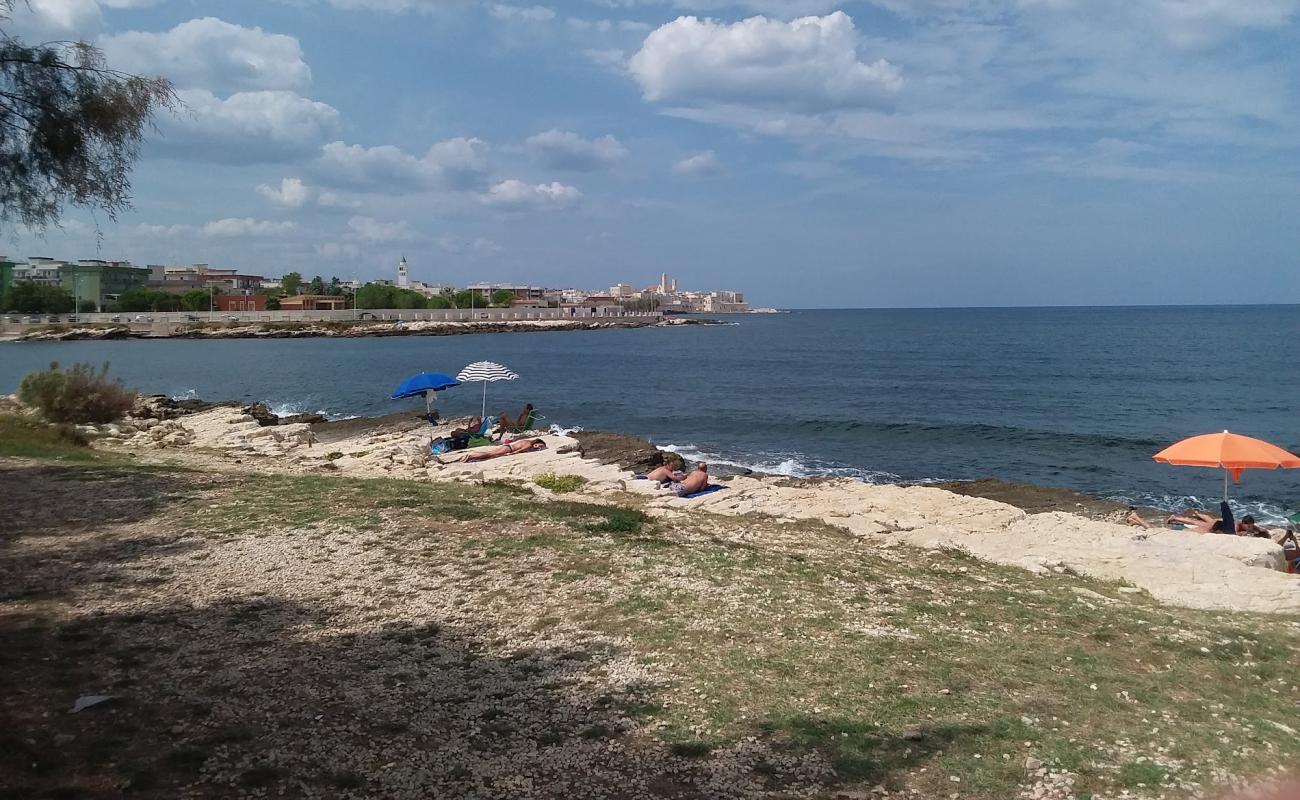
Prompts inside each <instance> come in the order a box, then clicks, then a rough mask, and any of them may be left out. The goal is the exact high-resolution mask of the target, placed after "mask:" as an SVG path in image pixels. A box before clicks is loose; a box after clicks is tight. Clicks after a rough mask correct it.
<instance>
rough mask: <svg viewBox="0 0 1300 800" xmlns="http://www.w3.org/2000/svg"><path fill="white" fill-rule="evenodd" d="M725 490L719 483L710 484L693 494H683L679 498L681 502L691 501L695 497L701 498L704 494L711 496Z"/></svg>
mask: <svg viewBox="0 0 1300 800" xmlns="http://www.w3.org/2000/svg"><path fill="white" fill-rule="evenodd" d="M725 488H727V487H725V486H723V485H722V484H720V483H710V484H709V485H708V486H705V487H704V488H703V489H701V490H699V491H698V492H696V493H695V494H684V495H682V496H681V497H682V499H683V500H692V499H694V498H696V497H703V496H704V495H706V494H713V493H714V492H720V491H722V490H723V489H725Z"/></svg>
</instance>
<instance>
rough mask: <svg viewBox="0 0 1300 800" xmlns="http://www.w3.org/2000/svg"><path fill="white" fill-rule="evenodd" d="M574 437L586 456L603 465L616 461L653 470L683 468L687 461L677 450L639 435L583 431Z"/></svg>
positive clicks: (632, 468)
mask: <svg viewBox="0 0 1300 800" xmlns="http://www.w3.org/2000/svg"><path fill="white" fill-rule="evenodd" d="M572 436H573V438H574V439H577V440H578V448H579V452H580V453H581V454H582V457H583V458H590V459H592V460H594V461H599V462H601V463H602V464H614V465H616V466H618V467H619V468H620V469H625V470H630V471H632V472H638V473H639V472H649V471H650V470H652V469H655V468H656V467H662V466H663V465H664V464H669V465H671V466H672V467H673V468H674V469H680V468H681V467H682V465H683V463H684V462H683V461H682V457H681V456H679V455H677V454H676V453H668V452H665V451H663V450H660V449H659V448H657V447H655V446H654V445H652V444H650V443H649V442H647V441H646V440H644V439H638V438H636V437H635V436H624V435H622V434H618V433H604V432H601V431H590V432H588V431H579V432H577V433H574V434H572Z"/></svg>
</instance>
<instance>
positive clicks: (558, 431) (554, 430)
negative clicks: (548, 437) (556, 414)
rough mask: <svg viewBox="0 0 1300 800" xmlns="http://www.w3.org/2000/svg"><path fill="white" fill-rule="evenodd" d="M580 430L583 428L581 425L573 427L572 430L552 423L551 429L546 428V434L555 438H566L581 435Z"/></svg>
mask: <svg viewBox="0 0 1300 800" xmlns="http://www.w3.org/2000/svg"><path fill="white" fill-rule="evenodd" d="M582 430H583V428H582V426H581V425H575V426H573V427H572V428H565V427H563V426H561V425H559V424H558V423H555V422H552V423H551V427H549V428H547V429H546V432H547V433H551V434H554V435H556V436H568V435H570V434H574V433H581V432H582Z"/></svg>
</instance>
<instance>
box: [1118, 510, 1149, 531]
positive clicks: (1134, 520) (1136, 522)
mask: <svg viewBox="0 0 1300 800" xmlns="http://www.w3.org/2000/svg"><path fill="white" fill-rule="evenodd" d="M1124 522H1125V523H1126V524H1128V525H1132V526H1133V527H1135V528H1144V529H1145V528H1150V527H1151V523H1150V522H1147V521H1146V520H1144V519H1142V517H1141V515H1139V514H1138V510H1137V509H1136V508H1134V507H1133V506H1129V507H1128V516H1127V517H1125V518H1124Z"/></svg>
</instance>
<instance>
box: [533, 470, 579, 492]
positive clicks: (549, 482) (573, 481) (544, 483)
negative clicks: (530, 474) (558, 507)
mask: <svg viewBox="0 0 1300 800" xmlns="http://www.w3.org/2000/svg"><path fill="white" fill-rule="evenodd" d="M586 482H587V479H586V478H584V477H582V476H581V475H556V474H555V473H553V472H543V473H542V474H540V475H538V476H537V477H536V478H533V483H535V484H537V485H538V486H540V487H542V488H543V489H550V490H551V491H552V492H555V493H556V494H568V493H569V492H576V491H577V490H578V489H581V488H582V485H583V484H584V483H586Z"/></svg>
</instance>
